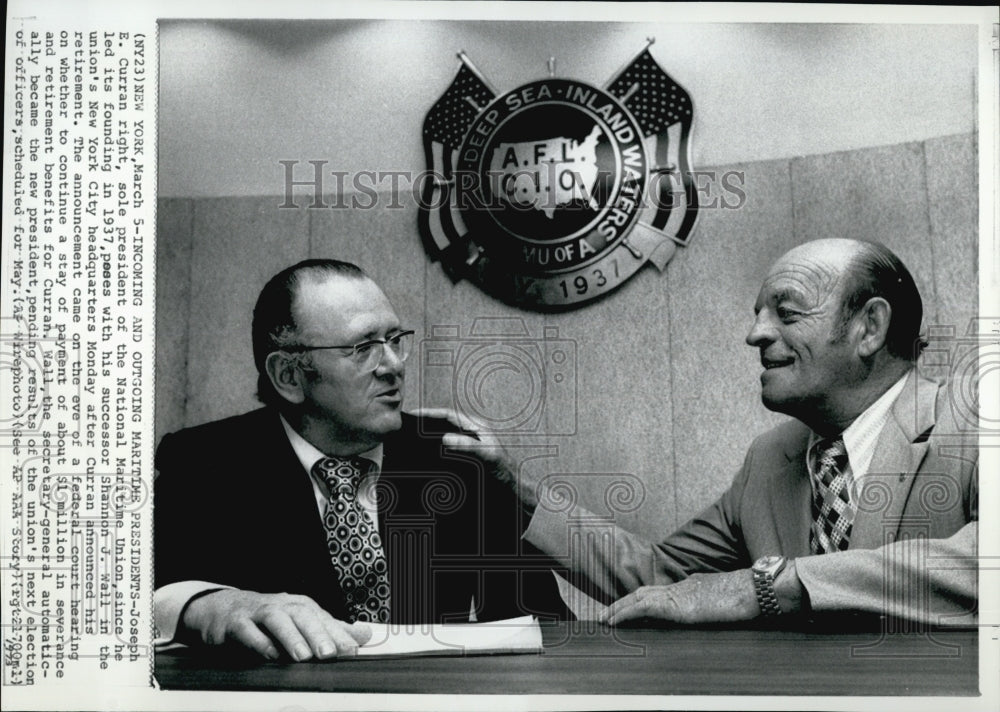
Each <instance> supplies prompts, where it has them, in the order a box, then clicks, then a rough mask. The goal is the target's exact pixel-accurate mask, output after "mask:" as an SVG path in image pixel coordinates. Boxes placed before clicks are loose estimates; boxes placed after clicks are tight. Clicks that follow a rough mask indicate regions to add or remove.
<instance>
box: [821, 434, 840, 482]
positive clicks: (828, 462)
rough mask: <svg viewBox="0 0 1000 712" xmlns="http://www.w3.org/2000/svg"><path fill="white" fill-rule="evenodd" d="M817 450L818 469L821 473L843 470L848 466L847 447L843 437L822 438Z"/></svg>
mask: <svg viewBox="0 0 1000 712" xmlns="http://www.w3.org/2000/svg"><path fill="white" fill-rule="evenodd" d="M816 451H817V452H818V453H819V457H817V459H816V465H817V468H816V469H817V471H818V472H819V473H820V474H821V475H823V474H829V473H839V472H843V471H844V470H845V469H846V468H847V448H846V447H845V446H844V438H843V437H841V436H837V438H836V439H829V438H828V439H826V440H821V441H820V442H819V444H818V445H817V446H816Z"/></svg>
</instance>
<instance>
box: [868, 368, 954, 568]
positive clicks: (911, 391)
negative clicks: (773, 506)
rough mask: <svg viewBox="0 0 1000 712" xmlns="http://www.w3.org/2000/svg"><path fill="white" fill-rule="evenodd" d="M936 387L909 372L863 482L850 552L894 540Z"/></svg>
mask: <svg viewBox="0 0 1000 712" xmlns="http://www.w3.org/2000/svg"><path fill="white" fill-rule="evenodd" d="M937 390H938V386H937V384H935V383H933V382H931V381H928V380H926V379H923V378H920V377H919V376H917V375H916V371H911V372H910V375H909V377H908V378H907V380H906V384H905V386H904V387H903V392H902V393H901V394H900V395H899V398H897V399H896V402H895V403H894V404H893V407H892V411H891V415H890V416H889V419H888V421H887V422H886V424H885V427H884V428H883V429H882V433H881V435H880V436H879V439H878V443H877V444H876V446H875V454H874V456H873V457H872V461H871V465H870V466H869V468H868V473H867V474H866V475H865V476H864V478H863V479H862V481H861V485H862V487H861V491H860V492H856V493H855V494H857V495H858V498H857V500H856V501H857V503H858V513H857V516H856V517H855V519H854V526H853V528H852V531H851V548H852V549H854V548H858V549H873V548H876V547H879V546H883V545H884V544H886V543H887V542H888V541H890V540H893V539H895V537H896V534H897V532H898V530H899V524H900V520H901V518H902V514H903V510H904V508H905V506H906V501H907V498H908V497H909V495H910V490H911V489H912V488H913V483H914V480H915V479H916V472H917V470H918V469H919V468H920V464H921V462H923V459H924V456H925V455H926V454H927V448H928V443H927V434H928V433H929V432H930V430H931V429H933V427H934V403H935V400H936V398H937Z"/></svg>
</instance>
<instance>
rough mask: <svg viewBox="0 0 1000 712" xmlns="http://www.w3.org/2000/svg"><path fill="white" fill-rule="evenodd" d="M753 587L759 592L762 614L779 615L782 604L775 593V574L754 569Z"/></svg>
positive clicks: (758, 601) (758, 598) (758, 599)
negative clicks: (779, 603) (780, 604)
mask: <svg viewBox="0 0 1000 712" xmlns="http://www.w3.org/2000/svg"><path fill="white" fill-rule="evenodd" d="M753 588H754V593H756V594H757V603H758V604H759V605H760V613H761V615H763V616H777V615H780V614H781V606H779V605H778V597H777V595H775V593H774V576H772V575H771V574H770V573H765V572H763V571H754V572H753Z"/></svg>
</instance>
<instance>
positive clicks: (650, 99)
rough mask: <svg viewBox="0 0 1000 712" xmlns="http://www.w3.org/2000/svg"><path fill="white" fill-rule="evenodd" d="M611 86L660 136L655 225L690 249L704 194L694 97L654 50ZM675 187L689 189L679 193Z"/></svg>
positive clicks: (650, 133)
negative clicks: (694, 170) (694, 136)
mask: <svg viewBox="0 0 1000 712" xmlns="http://www.w3.org/2000/svg"><path fill="white" fill-rule="evenodd" d="M607 88H608V93H609V94H611V95H612V96H614V97H615V98H617V99H618V100H619V101H621V102H622V104H624V105H625V108H627V109H628V110H629V111H630V112H632V115H633V116H634V117H635V118H636V121H638V122H639V126H640V127H641V128H642V131H643V133H644V134H645V135H646V137H647V138H648V137H654V136H655V142H656V149H655V152H654V156H655V161H656V165H657V167H658V168H659V169H661V171H663V172H662V173H661V175H660V179H659V180H658V181H656V182H654V185H655V184H656V183H658V185H659V194H658V196H657V199H658V204H659V205H658V209H657V211H656V213H655V215H654V217H653V220H652V226H653V227H654V228H656V229H657V230H661V231H664V232H666V233H668V234H669V235H670V236H671V237H672V238H673V239H674V240H675V241H677V242H679V243H680V244H682V245H686V244H687V243H688V242H689V241H690V239H691V232H692V230H693V229H694V224H695V221H696V220H697V218H698V193H697V188H696V186H695V183H694V179H693V178H692V176H691V158H690V153H691V151H690V137H691V125H692V123H693V121H694V107H693V105H692V103H691V97H690V96H689V95H688V93H687V92H686V91H685V90H684V88H683V87H682V86H681V85H680V84H678V83H677V82H676V81H675V80H674V79H673V78H672V77H671V76H670V75H669V74H667V73H666V72H665V71H663V68H662V67H660V65H659V64H657V62H656V60H655V59H654V58H653V55H652V54H651V53H650V51H649V48H648V47H647V48H646V49H645V50H643V51H642V52H640V53H639V56H637V57H636V58H635V59H634V60H632V63H631V64H629V65H628V66H627V67H625V69H623V70H622V72H621V73H620V74H619V75H618V76H617V77H615V78H614V79H612V80H611V82H610V83H609V84H608V87H607ZM667 176H669V179H668V177H667ZM675 183H677V184H679V185H680V186H682V188H683V189H682V190H676V191H675V190H674V188H673V186H674V184H675Z"/></svg>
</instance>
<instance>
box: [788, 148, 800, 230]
mask: <svg viewBox="0 0 1000 712" xmlns="http://www.w3.org/2000/svg"><path fill="white" fill-rule="evenodd" d="M794 164H795V159H794V158H789V159H788V203H789V205H791V209H792V241H793V242H795V243H797V242H798V241H799V228H798V220H797V216H796V214H795V168H794Z"/></svg>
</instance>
